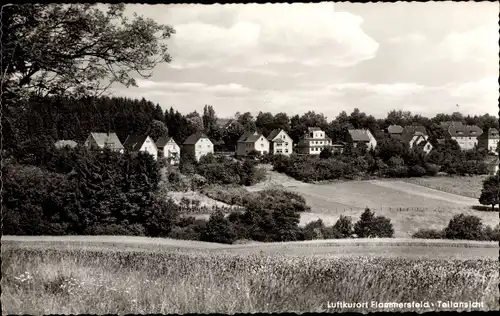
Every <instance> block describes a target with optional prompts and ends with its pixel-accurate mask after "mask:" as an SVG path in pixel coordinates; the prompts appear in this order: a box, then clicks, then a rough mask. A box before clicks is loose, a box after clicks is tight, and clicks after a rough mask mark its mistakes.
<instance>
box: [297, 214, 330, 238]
mask: <svg viewBox="0 0 500 316" xmlns="http://www.w3.org/2000/svg"><path fill="white" fill-rule="evenodd" d="M325 231H326V227H325V224H324V223H323V221H322V220H321V219H318V220H317V221H314V222H310V223H308V224H306V225H305V226H304V228H303V229H302V233H303V236H304V240H314V239H324V238H325V236H324V232H325Z"/></svg>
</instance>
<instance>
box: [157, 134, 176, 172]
mask: <svg viewBox="0 0 500 316" xmlns="http://www.w3.org/2000/svg"><path fill="white" fill-rule="evenodd" d="M156 147H157V148H158V157H164V158H166V159H167V160H169V161H170V164H171V165H177V164H179V161H180V158H181V147H180V146H179V145H177V143H176V142H175V140H174V139H173V138H172V137H165V136H162V137H160V138H158V140H157V141H156Z"/></svg>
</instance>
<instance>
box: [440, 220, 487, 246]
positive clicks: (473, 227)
mask: <svg viewBox="0 0 500 316" xmlns="http://www.w3.org/2000/svg"><path fill="white" fill-rule="evenodd" d="M444 236H445V238H447V239H465V240H482V239H483V226H482V223H481V219H480V218H479V217H477V216H474V215H465V214H458V215H455V216H453V218H452V219H451V220H450V222H449V223H448V226H447V227H446V228H445V229H444Z"/></svg>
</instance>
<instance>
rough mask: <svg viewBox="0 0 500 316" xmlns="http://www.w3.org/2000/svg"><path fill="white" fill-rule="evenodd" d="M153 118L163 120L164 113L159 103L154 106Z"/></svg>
mask: <svg viewBox="0 0 500 316" xmlns="http://www.w3.org/2000/svg"><path fill="white" fill-rule="evenodd" d="M153 119H155V120H157V121H161V122H164V121H165V115H164V114H163V110H162V109H161V106H160V105H159V104H157V105H156V107H155V111H154V113H153Z"/></svg>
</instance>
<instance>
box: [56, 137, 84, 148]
mask: <svg viewBox="0 0 500 316" xmlns="http://www.w3.org/2000/svg"><path fill="white" fill-rule="evenodd" d="M54 146H55V147H56V148H57V149H61V148H75V147H76V146H78V143H77V142H75V141H74V140H64V139H61V140H58V141H57V142H55V143H54Z"/></svg>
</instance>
